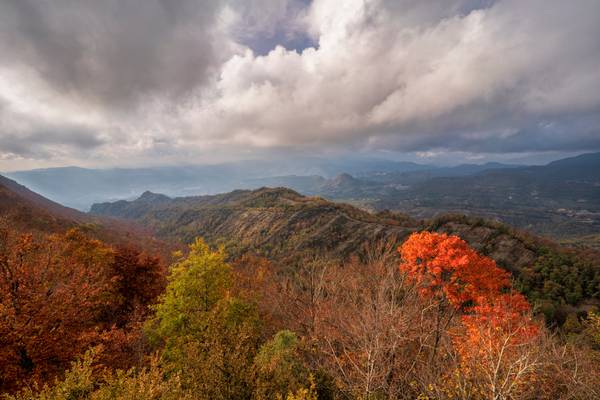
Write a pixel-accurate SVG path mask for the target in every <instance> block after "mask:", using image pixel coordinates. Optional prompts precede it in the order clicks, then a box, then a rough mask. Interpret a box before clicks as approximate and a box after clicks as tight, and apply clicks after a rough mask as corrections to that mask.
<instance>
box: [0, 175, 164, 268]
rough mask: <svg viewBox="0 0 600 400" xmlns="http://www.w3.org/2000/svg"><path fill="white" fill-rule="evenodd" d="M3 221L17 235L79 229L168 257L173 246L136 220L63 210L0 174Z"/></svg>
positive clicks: (0, 219)
mask: <svg viewBox="0 0 600 400" xmlns="http://www.w3.org/2000/svg"><path fill="white" fill-rule="evenodd" d="M0 222H1V223H2V225H4V226H8V227H10V228H11V229H12V230H14V231H16V232H28V233H39V234H53V233H65V232H66V231H68V230H69V229H71V228H78V229H79V230H80V231H84V232H85V233H86V234H88V235H90V236H92V237H94V238H97V239H100V240H102V241H103V242H106V243H110V244H114V245H122V244H126V245H133V246H134V247H136V248H138V249H144V250H148V251H149V252H151V253H160V254H162V255H163V256H168V254H169V253H170V251H171V250H172V249H173V247H171V246H169V245H168V244H167V243H164V242H162V241H160V240H157V239H155V238H154V237H152V235H151V234H150V231H149V230H148V229H146V228H144V227H143V226H141V225H140V224H138V223H136V222H134V221H125V220H122V219H116V218H111V217H101V216H93V215H90V214H86V213H82V212H80V211H77V210H75V209H72V208H69V207H64V206H62V205H60V204H58V203H56V202H54V201H52V200H49V199H47V198H45V197H43V196H41V195H39V194H37V193H35V192H33V191H31V190H29V189H28V188H27V187H25V186H23V185H20V184H18V183H17V182H15V181H13V180H11V179H8V178H6V177H4V176H2V175H0Z"/></svg>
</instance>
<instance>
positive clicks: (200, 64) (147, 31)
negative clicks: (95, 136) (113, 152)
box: [0, 0, 227, 108]
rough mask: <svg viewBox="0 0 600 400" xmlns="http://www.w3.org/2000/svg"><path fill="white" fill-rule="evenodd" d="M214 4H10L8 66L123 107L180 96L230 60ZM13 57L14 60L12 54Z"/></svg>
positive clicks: (0, 5)
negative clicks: (218, 30) (219, 35)
mask: <svg viewBox="0 0 600 400" xmlns="http://www.w3.org/2000/svg"><path fill="white" fill-rule="evenodd" d="M221 5H222V4H221V2H219V1H212V0H125V1H118V0H102V1H96V0H78V1H69V0H57V1H38V0H4V1H2V2H0V22H1V26H2V27H1V28H0V32H1V33H0V52H1V53H2V54H4V55H5V56H3V57H2V60H1V61H2V63H10V64H13V65H19V64H20V65H21V66H23V67H27V68H32V69H35V70H36V71H37V72H38V73H39V74H40V75H41V77H42V79H43V80H44V81H46V82H47V83H48V84H50V85H52V86H53V87H55V89H56V90H58V91H62V92H64V94H65V95H71V96H74V97H76V98H81V99H83V100H86V101H93V102H96V103H99V104H101V105H104V106H109V107H114V108H119V107H124V106H131V104H132V103H135V102H137V101H139V100H140V98H141V97H144V96H146V97H151V96H175V97H177V96H180V95H182V94H185V93H188V92H190V91H192V90H194V89H195V88H196V87H198V86H199V85H202V84H203V83H204V82H205V81H206V80H207V79H208V77H209V76H210V74H211V72H214V69H215V68H216V67H217V66H218V63H219V62H220V61H222V57H224V56H227V51H224V50H225V49H222V48H217V47H218V46H219V45H220V44H221V43H220V42H219V40H218V38H216V37H214V25H215V24H216V23H217V18H216V15H217V13H218V12H219V10H220V9H221ZM8 55H10V56H8Z"/></svg>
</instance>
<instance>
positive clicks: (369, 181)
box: [264, 154, 600, 238]
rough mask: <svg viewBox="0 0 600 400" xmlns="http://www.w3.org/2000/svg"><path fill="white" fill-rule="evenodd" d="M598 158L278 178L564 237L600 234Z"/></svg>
mask: <svg viewBox="0 0 600 400" xmlns="http://www.w3.org/2000/svg"><path fill="white" fill-rule="evenodd" d="M599 159H600V154H584V155H581V156H578V157H573V158H569V159H564V160H558V161H555V162H552V163H550V164H548V165H545V166H516V165H506V164H498V163H488V164H482V165H475V164H464V165H459V166H456V167H448V168H436V169H429V170H419V171H412V172H373V173H365V174H361V175H358V176H356V177H353V176H351V175H349V174H342V175H340V176H338V177H337V178H333V179H329V180H328V179H324V178H323V179H320V180H315V179H314V178H313V179H312V180H311V182H313V184H312V185H297V184H296V183H297V182H298V180H300V179H301V178H299V177H296V178H295V179H286V178H285V177H280V178H279V179H278V180H277V182H276V183H277V185H281V186H286V187H290V188H293V189H295V190H298V191H300V192H302V193H305V194H311V195H319V196H323V197H326V198H329V199H333V200H343V201H348V202H352V203H353V204H359V205H361V206H362V207H364V208H366V209H371V210H385V209H392V210H396V211H400V212H404V213H407V214H409V215H411V216H413V217H416V218H431V217H433V216H436V215H440V214H443V213H448V212H455V213H461V214H467V215H474V216H481V217H485V218H491V219H499V220H501V221H503V222H506V223H508V224H510V225H513V226H517V227H520V228H524V229H528V230H531V231H533V232H536V233H538V234H544V235H549V236H552V237H555V238H564V237H570V236H580V235H586V234H587V235H589V234H594V233H597V232H599V231H600V163H599ZM264 183H265V184H266V185H267V186H273V185H270V184H269V182H264Z"/></svg>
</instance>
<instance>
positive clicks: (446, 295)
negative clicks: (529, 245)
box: [400, 232, 540, 399]
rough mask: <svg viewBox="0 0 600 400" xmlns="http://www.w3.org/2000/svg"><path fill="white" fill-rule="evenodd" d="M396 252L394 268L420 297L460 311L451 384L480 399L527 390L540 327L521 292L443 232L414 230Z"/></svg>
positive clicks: (535, 364)
mask: <svg viewBox="0 0 600 400" xmlns="http://www.w3.org/2000/svg"><path fill="white" fill-rule="evenodd" d="M400 254H401V257H402V263H401V265H400V268H401V269H402V270H403V271H406V272H407V274H408V275H409V276H410V277H411V278H412V279H414V280H415V282H417V284H418V285H419V288H420V293H421V294H422V295H423V296H425V297H433V298H436V299H437V300H438V302H439V304H440V305H442V304H444V303H447V304H449V305H450V306H451V307H452V308H453V309H454V310H456V311H457V312H460V314H461V322H462V328H461V329H459V330H458V331H457V332H455V333H454V335H453V342H454V344H455V346H456V348H457V350H458V354H459V356H460V364H459V372H460V373H459V375H458V380H459V381H463V382H460V384H459V385H457V387H458V388H460V389H461V390H463V391H462V392H460V393H459V395H462V396H464V395H465V392H464V388H465V387H467V388H469V389H470V390H473V391H475V392H477V393H480V394H481V395H482V396H483V397H484V398H490V399H505V398H512V397H514V396H515V394H516V393H519V392H522V391H525V390H528V389H531V388H532V385H531V383H532V382H534V381H535V377H536V373H537V372H538V371H537V368H538V367H539V363H538V356H539V354H538V353H537V352H536V349H537V347H536V346H535V341H536V340H537V338H538V334H539V329H540V327H539V325H538V324H537V323H536V322H534V321H533V320H532V318H531V316H530V306H529V303H528V302H527V300H526V299H525V297H524V296H523V295H521V294H520V293H513V292H511V285H510V279H509V277H510V275H509V274H508V272H506V271H504V270H502V269H500V268H498V267H497V266H496V263H495V262H494V261H493V260H491V259H490V258H487V257H484V256H481V255H479V254H477V253H476V252H475V251H474V250H473V249H471V248H470V247H469V246H468V245H467V243H466V242H464V241H463V240H461V239H460V238H458V237H456V236H448V235H446V234H439V233H430V232H421V233H415V234H413V235H411V236H410V237H409V239H408V240H407V241H406V242H405V243H404V244H403V245H402V247H401V248H400ZM438 321H439V319H438ZM437 325H438V327H439V324H437ZM443 329H446V327H443ZM437 332H440V331H437ZM436 337H438V336H437V334H436ZM436 345H437V340H436ZM451 377H452V376H451Z"/></svg>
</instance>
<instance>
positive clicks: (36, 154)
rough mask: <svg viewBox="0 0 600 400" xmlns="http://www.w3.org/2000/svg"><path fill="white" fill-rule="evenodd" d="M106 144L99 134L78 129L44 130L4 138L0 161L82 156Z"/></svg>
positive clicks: (74, 127) (0, 145) (4, 136)
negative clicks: (64, 155)
mask: <svg viewBox="0 0 600 400" xmlns="http://www.w3.org/2000/svg"><path fill="white" fill-rule="evenodd" d="M103 144H105V140H103V139H102V138H101V137H99V135H98V133H97V132H95V131H93V130H89V129H87V128H85V127H78V126H41V127H39V130H34V131H32V132H27V133H23V132H21V133H7V134H2V135H0V158H8V157H11V158H39V159H46V158H52V157H53V156H56V155H57V154H56V153H62V152H64V151H68V152H70V153H74V154H79V155H80V156H82V155H84V154H87V152H89V151H91V150H94V149H96V148H98V147H100V146H102V145H103Z"/></svg>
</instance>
